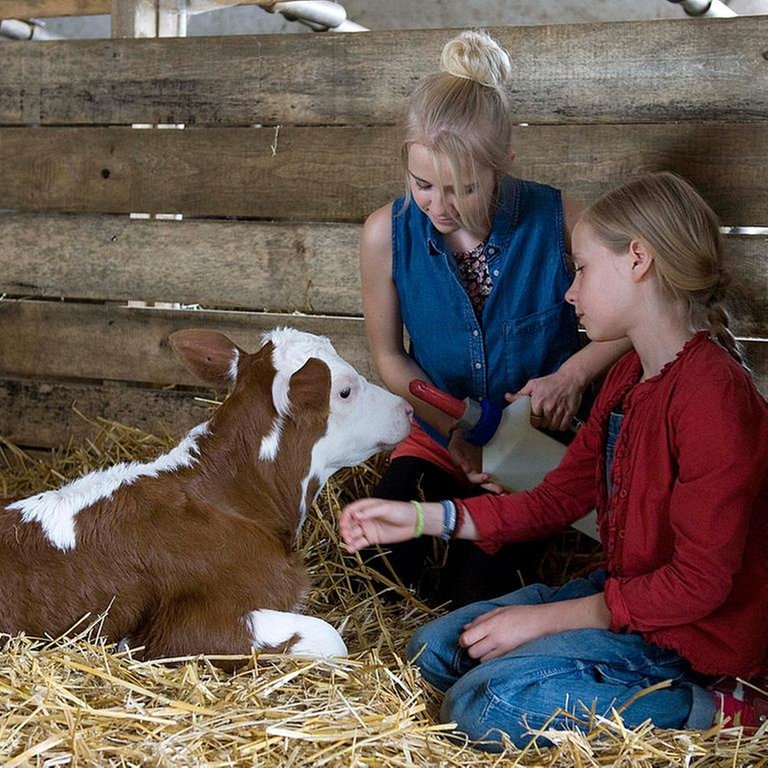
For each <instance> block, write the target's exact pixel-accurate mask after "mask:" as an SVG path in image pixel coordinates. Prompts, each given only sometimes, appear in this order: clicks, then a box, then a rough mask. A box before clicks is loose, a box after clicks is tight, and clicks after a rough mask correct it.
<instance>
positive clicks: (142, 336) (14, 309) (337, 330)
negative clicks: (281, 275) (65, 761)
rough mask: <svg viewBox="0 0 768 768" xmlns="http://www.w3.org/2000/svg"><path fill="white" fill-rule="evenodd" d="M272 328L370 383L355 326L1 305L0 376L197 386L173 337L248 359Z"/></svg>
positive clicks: (339, 321) (246, 315) (360, 332)
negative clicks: (292, 332)
mask: <svg viewBox="0 0 768 768" xmlns="http://www.w3.org/2000/svg"><path fill="white" fill-rule="evenodd" d="M277 326H291V327H294V328H298V329H299V330H304V331H309V332H312V333H317V334H320V335H322V336H328V337H329V338H330V339H331V341H332V342H333V344H334V346H336V350H337V351H338V353H339V354H340V355H341V356H342V357H344V358H345V359H346V360H347V361H348V362H349V363H351V364H352V365H353V366H355V368H357V370H358V371H360V373H362V374H363V375H364V376H366V377H368V378H370V379H373V378H375V377H374V374H373V367H372V364H371V361H370V356H369V354H368V346H367V344H366V340H365V328H364V325H363V321H362V319H361V318H347V317H327V316H320V315H280V314H269V313H256V312H223V311H186V310H161V309H135V308H129V307H126V306H124V305H115V304H70V303H60V302H51V301H8V300H5V301H0V327H2V328H3V333H2V334H0V376H13V377H37V378H40V377H48V378H69V379H90V380H98V381H102V380H119V381H130V382H140V383H142V384H150V385H157V386H168V385H173V384H182V385H186V386H194V385H198V386H199V385H200V382H199V381H198V380H197V379H196V378H195V377H194V376H193V375H192V374H191V373H189V372H188V371H186V370H185V369H184V368H183V367H182V365H181V363H180V362H179V361H178V360H176V358H175V356H174V355H173V353H172V352H171V350H170V348H169V346H168V336H169V335H170V334H171V333H173V331H177V330H180V329H182V328H208V329H213V330H218V331H221V332H223V333H226V334H227V335H228V336H230V338H232V339H233V341H235V342H236V343H237V344H239V345H240V346H241V347H242V348H243V349H245V350H246V351H251V350H254V349H257V348H258V347H259V344H260V339H261V334H262V333H263V332H264V331H266V330H271V329H272V328H275V327H277ZM11 329H12V332H11Z"/></svg>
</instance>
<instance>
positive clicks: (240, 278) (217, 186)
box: [0, 18, 768, 448]
mask: <svg viewBox="0 0 768 768" xmlns="http://www.w3.org/2000/svg"><path fill="white" fill-rule="evenodd" d="M491 31H492V32H493V34H495V35H496V36H497V37H498V38H499V39H500V41H501V42H502V43H503V44H504V45H505V46H506V47H507V48H508V49H509V50H510V51H511V52H512V54H513V59H514V75H513V79H512V82H511V83H510V85H509V89H510V93H511V96H512V99H513V103H514V104H515V105H516V107H515V115H516V122H517V123H519V124H520V126H519V127H518V129H517V131H516V149H517V152H518V158H519V159H518V160H517V161H516V172H517V173H518V174H519V175H521V176H523V177H527V178H532V179H536V180H539V181H544V182H548V183H552V184H555V185H557V186H560V187H561V188H562V189H563V190H564V191H565V192H566V193H567V194H569V195H572V196H574V197H577V198H581V199H583V200H590V199H592V198H593V197H594V196H596V195H597V194H599V193H600V192H602V191H604V190H605V189H607V188H609V187H610V186H612V185H614V184H615V183H618V182H619V181H621V180H623V179H625V178H627V177H628V176H631V175H633V174H637V173H639V172H642V171H647V170H653V169H662V168H664V169H671V170H674V171H677V172H679V173H681V174H683V175H684V176H686V177H688V178H689V179H691V181H693V182H694V183H695V184H696V185H697V186H698V187H699V188H700V189H701V190H702V192H703V193H704V195H705V196H706V197H707V199H708V200H709V201H710V202H711V203H712V205H713V206H714V208H715V210H716V211H717V212H718V214H719V215H720V217H721V219H722V221H723V223H724V224H725V225H727V226H738V227H764V226H766V225H768V213H766V212H767V211H768V185H767V184H766V183H765V179H766V177H768V44H766V42H765V41H766V39H768V35H767V34H766V33H767V32H768V18H735V19H728V20H711V21H710V20H707V21H704V20H691V19H680V20H674V21H655V22H624V23H606V24H583V25H563V26H543V27H519V28H515V27H501V28H492V29H491ZM452 34H453V32H451V31H449V30H421V31H396V32H391V31H390V32H370V33H362V34H354V35H316V36H315V35H285V36H258V37H250V36H245V37H227V38H184V39H152V40H149V39H141V40H99V41H53V42H18V43H16V42H15V43H9V44H4V45H2V46H0V126H2V127H0V208H2V209H8V210H9V213H7V214H6V215H0V265H1V266H2V269H1V270H0V294H4V298H3V300H2V301H0V328H1V329H2V332H1V333H0V434H1V435H3V436H5V437H6V438H7V439H9V440H12V441H14V442H16V443H18V444H21V445H25V446H31V447H42V448H45V447H51V446H56V445H61V444H63V443H65V442H66V441H67V440H68V439H69V438H70V437H74V438H76V439H80V438H82V437H83V436H84V435H85V434H87V433H88V432H89V431H90V430H91V429H92V427H90V426H89V425H88V424H87V423H86V422H85V421H83V419H82V418H81V417H79V416H78V414H77V413H76V412H75V411H74V410H73V409H72V404H73V403H76V404H77V407H78V409H79V410H80V411H82V412H83V413H85V414H87V415H89V416H92V417H94V416H103V417H105V418H109V419H116V420H119V421H124V422H126V423H129V424H133V425H136V426H139V427H142V428H144V429H146V430H148V431H152V432H162V431H169V432H173V433H178V432H180V431H182V430H183V429H185V428H187V427H188V426H190V425H191V424H193V423H196V422H197V421H199V420H200V419H201V417H202V414H203V413H204V411H205V408H206V407H207V406H206V405H205V404H201V403H200V402H198V401H197V400H195V399H194V397H193V394H194V390H193V388H194V387H195V385H196V382H195V381H194V380H193V379H192V377H191V376H189V375H188V374H186V373H185V372H184V371H183V370H182V369H181V367H180V366H179V365H178V364H177V363H176V361H175V360H174V358H173V355H172V353H171V351H170V349H169V347H168V343H167V339H168V336H169V334H170V333H171V332H173V331H175V330H178V329H181V328H186V327H199V328H216V329H220V330H223V331H225V332H227V333H229V334H231V335H232V336H233V338H235V340H236V341H238V343H240V344H241V346H244V347H246V348H248V347H253V346H254V345H256V344H257V341H258V336H259V334H260V332H261V331H262V330H264V329H268V328H271V327H273V326H275V325H277V324H288V325H293V326H296V327H299V328H302V329H305V330H310V331H313V332H317V333H323V334H327V335H328V336H329V337H330V338H331V339H332V341H333V342H334V343H335V345H336V346H337V349H338V350H339V352H340V353H341V354H342V355H343V356H345V357H346V358H347V359H349V360H350V362H352V363H353V364H355V365H356V366H357V367H358V368H359V369H360V370H361V371H362V372H363V373H364V374H366V375H369V376H372V377H373V376H374V372H373V370H372V367H371V363H370V360H369V356H368V351H367V344H366V340H365V331H364V327H363V321H362V318H361V303H360V296H359V279H358V275H357V256H356V248H357V237H358V232H359V227H360V223H361V221H362V220H363V218H364V216H365V215H366V213H368V212H370V211H371V210H373V209H374V208H376V207H378V206H380V205H382V204H384V203H385V202H386V201H387V200H389V199H390V198H392V197H393V196H395V195H397V194H398V193H399V192H400V190H401V185H402V173H401V170H400V166H399V159H398V158H399V135H400V131H399V129H398V127H397V125H396V122H397V120H398V117H399V115H400V113H401V111H402V108H403V104H404V100H405V97H406V95H407V93H408V92H409V91H410V89H411V88H412V86H413V84H414V82H415V81H416V80H417V79H418V78H419V77H421V76H422V75H424V74H427V73H428V72H431V71H433V69H434V67H435V63H436V62H437V61H438V57H439V52H440V49H441V47H442V45H443V43H444V42H445V41H446V40H447V39H449V38H450V37H451V36H452ZM135 124H148V125H156V124H174V125H178V124H183V125H184V126H185V127H184V129H178V128H177V129H174V128H168V129H159V128H144V129H138V128H135V127H132V126H134V125H135ZM131 213H134V214H135V213H144V214H181V216H182V217H183V218H182V219H181V220H141V219H132V218H130V217H129V214H131ZM766 246H768V237H766V236H765V235H764V234H763V235H745V234H738V235H729V236H728V238H727V261H728V265H729V267H730V268H731V270H732V271H733V273H734V275H735V277H736V281H737V283H738V285H739V307H738V313H739V318H740V319H739V321H738V322H737V323H736V326H735V330H736V332H737V334H738V335H739V336H740V337H742V338H745V339H748V342H747V352H748V354H749V357H750V362H751V363H752V365H753V368H754V371H755V375H756V378H757V380H758V383H759V386H760V387H761V389H762V391H763V392H764V393H765V392H766V391H768V333H767V331H768V290H766V289H767V288H768V256H767V255H766V251H767V250H768V248H767V247H766ZM131 300H140V301H144V302H150V303H154V302H174V303H178V304H181V305H182V306H185V305H201V306H202V307H204V309H202V310H196V309H191V308H186V309H185V308H182V309H170V308H160V307H142V308H137V307H132V306H128V305H127V302H128V301H131Z"/></svg>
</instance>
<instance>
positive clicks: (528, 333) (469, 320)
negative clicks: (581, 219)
mask: <svg viewBox="0 0 768 768" xmlns="http://www.w3.org/2000/svg"><path fill="white" fill-rule="evenodd" d="M392 211H393V213H392V278H393V280H394V282H395V286H396V288H397V293H398V297H399V300H400V311H401V315H402V319H403V324H404V325H405V328H406V330H407V332H408V335H409V337H410V349H409V354H410V355H411V357H413V359H414V360H415V361H416V362H417V363H418V364H419V366H421V368H422V370H424V372H425V373H426V374H427V376H429V378H430V379H431V380H432V382H433V383H434V384H435V385H436V386H438V387H440V388H441V389H443V390H445V391H447V392H450V393H451V394H452V395H454V396H456V397H459V398H464V397H467V396H469V397H472V398H474V399H476V400H482V399H484V398H490V399H491V401H492V402H494V403H496V405H498V406H499V407H503V406H504V405H505V404H506V403H505V401H504V393H505V392H516V391H517V390H518V389H520V387H522V386H523V385H524V384H525V383H526V382H527V381H528V379H530V378H532V377H534V376H543V375H545V374H548V373H552V372H553V371H555V370H557V368H558V367H559V366H560V365H561V364H562V363H563V361H565V360H566V359H567V358H568V357H570V356H571V355H572V354H573V353H574V352H576V351H578V349H579V348H580V343H579V337H578V330H577V329H578V325H577V321H576V314H575V312H574V310H573V307H571V306H570V305H569V304H567V303H566V302H565V300H564V296H565V292H566V290H567V289H568V287H569V286H570V284H571V279H572V277H571V273H570V271H569V269H568V264H567V260H566V250H565V243H564V239H563V205H562V199H561V196H560V192H559V190H556V189H553V188H552V187H549V186H545V185H542V184H537V183H535V182H530V181H523V180H521V179H515V178H512V177H511V176H507V177H505V178H504V179H503V180H502V182H501V184H500V188H499V193H498V201H497V206H496V212H495V215H494V218H493V223H492V226H491V231H490V233H489V235H488V242H487V246H486V258H487V261H488V269H489V271H490V274H491V277H492V280H493V289H492V290H491V293H490V295H489V296H488V298H487V300H486V302H485V306H484V308H483V311H482V316H481V318H480V320H478V317H477V316H476V315H475V311H474V309H473V307H472V302H471V301H470V299H469V296H468V295H467V293H466V290H465V289H464V286H463V284H462V282H461V278H460V276H459V272H458V267H457V265H456V260H455V258H454V257H453V255H452V254H451V252H450V250H449V249H448V248H447V246H446V244H445V242H444V240H443V237H442V235H441V234H440V233H439V232H438V231H437V230H436V229H435V228H434V227H433V226H432V223H431V222H430V220H429V218H428V217H427V216H426V215H425V214H424V213H423V212H422V211H421V210H420V209H419V207H418V206H417V205H416V204H415V203H414V202H413V201H411V202H410V203H409V204H408V205H405V198H404V197H400V198H398V199H397V200H396V201H395V202H394V204H393V208H392ZM419 422H420V424H421V426H422V427H424V428H425V429H426V430H427V432H428V433H429V434H430V435H432V437H434V438H435V439H438V441H439V442H440V443H441V444H445V441H444V440H442V439H441V438H440V437H439V436H438V435H437V433H436V432H435V430H433V429H432V428H431V427H430V426H429V425H428V424H426V423H425V422H423V421H422V420H421V419H419Z"/></svg>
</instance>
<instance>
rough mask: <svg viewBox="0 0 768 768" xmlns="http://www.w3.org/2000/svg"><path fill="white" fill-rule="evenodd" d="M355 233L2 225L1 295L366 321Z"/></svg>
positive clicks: (148, 224)
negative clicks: (173, 304)
mask: <svg viewBox="0 0 768 768" xmlns="http://www.w3.org/2000/svg"><path fill="white" fill-rule="evenodd" d="M359 232H360V227H359V225H357V224H315V225H306V224H279V223H267V222H248V221H182V222H177V221H138V220H132V219H129V218H128V217H127V216H36V215H27V214H19V215H17V216H5V217H0V263H2V264H3V269H2V270H1V271H0V294H8V295H12V296H28V297H29V296H34V297H48V298H56V297H62V296H66V297H69V298H75V299H88V300H97V301H98V300H101V301H106V300H109V301H129V300H142V301H147V302H156V301H161V302H181V303H183V304H202V305H203V306H205V307H209V308H227V307H237V308H242V309H253V310H262V311H263V310H266V311H269V312H296V311H298V312H307V313H321V314H335V315H339V314H341V315H359V314H361V312H362V309H361V302H360V278H359V272H358V266H357V245H358V238H359Z"/></svg>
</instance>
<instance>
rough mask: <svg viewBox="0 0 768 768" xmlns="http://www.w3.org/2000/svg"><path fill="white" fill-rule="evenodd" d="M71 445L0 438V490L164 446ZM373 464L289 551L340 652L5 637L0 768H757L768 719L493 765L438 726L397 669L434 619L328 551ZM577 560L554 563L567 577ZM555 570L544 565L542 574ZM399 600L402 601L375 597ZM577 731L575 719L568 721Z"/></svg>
mask: <svg viewBox="0 0 768 768" xmlns="http://www.w3.org/2000/svg"><path fill="white" fill-rule="evenodd" d="M101 427H102V429H101V431H100V432H99V434H98V436H97V437H95V438H94V439H93V440H90V441H88V442H87V443H86V444H85V445H83V446H70V447H69V448H68V449H67V450H63V451H59V452H57V453H55V454H53V455H51V456H47V457H45V458H44V459H40V458H38V457H30V456H27V455H26V454H24V453H23V452H22V451H19V450H18V449H16V448H15V447H14V446H12V445H9V444H8V443H0V493H1V494H2V495H3V496H5V497H10V496H19V495H27V494H30V493H33V492H35V491H39V490H43V489H45V488H50V487H55V486H57V485H59V484H60V483H61V482H63V481H65V480H68V479H71V478H73V477H77V476H79V475H81V474H83V473H85V472H88V471H90V470H92V469H95V468H98V467H101V466H105V465H108V464H111V463H114V462H116V461H123V460H149V459H152V458H154V457H155V456H156V455H157V454H158V453H160V452H162V451H164V450H167V448H169V447H170V445H171V444H172V441H171V440H164V439H160V438H157V437H153V436H151V435H147V434H145V433H142V432H140V431H138V430H134V429H131V428H128V427H125V426H123V425H119V424H114V423H108V422H103V423H101ZM381 467H382V461H381V459H378V460H375V461H372V462H370V463H369V464H367V465H365V466H363V467H361V468H358V469H355V470H347V471H344V472H341V473H339V474H338V475H336V476H335V477H334V478H333V479H332V480H331V482H329V483H328V485H327V486H326V488H325V489H324V491H323V492H322V494H321V496H320V498H319V499H318V502H317V504H316V505H315V509H314V513H315V514H313V515H311V516H310V518H309V520H308V522H307V525H306V526H305V530H304V531H303V532H302V535H301V541H300V546H301V547H302V549H303V551H304V552H305V557H306V561H307V564H308V567H309V571H310V574H311V577H312V581H313V585H314V586H313V589H312V591H311V593H310V597H309V605H308V612H309V613H312V614H314V615H317V616H320V617H322V618H324V619H325V620H327V621H329V622H330V623H331V624H333V625H334V626H336V627H337V628H339V629H340V631H341V632H342V635H343V636H344V639H345V641H346V643H347V645H348V647H349V650H350V654H351V655H350V658H349V659H346V660H339V661H314V660H306V659H295V658H291V657H285V656H270V655H265V654H261V655H256V654H254V655H253V656H252V657H250V658H249V659H248V660H247V664H246V665H245V666H244V667H242V668H241V669H240V670H239V671H238V672H236V673H234V674H227V673H224V672H222V671H221V670H220V669H218V668H217V667H215V666H214V665H213V664H212V663H211V660H210V659H207V658H194V659H181V660H175V661H176V663H174V664H167V663H162V662H158V661H155V662H140V661H137V660H136V659H133V658H132V657H131V655H130V653H127V652H126V653H120V652H118V651H117V650H116V648H115V647H114V646H107V645H104V644H103V643H102V642H100V641H99V640H98V639H97V637H96V635H97V631H98V623H99V617H85V618H84V620H83V622H82V623H81V625H80V626H79V627H78V628H77V629H76V630H75V631H74V632H73V633H71V635H70V636H68V637H66V638H54V639H50V638H49V639H45V640H40V639H31V638H27V637H24V636H20V637H14V638H10V639H9V640H8V642H7V644H6V645H5V647H4V649H3V651H2V653H1V654H0V763H2V764H3V765H4V766H7V767H12V766H27V765H35V766H60V765H64V766H69V765H71V766H97V765H99V766H101V765H115V766H139V765H147V764H151V765H154V766H178V765H195V766H241V765H242V766H252V765H258V766H325V765H328V766H372V765H377V766H481V765H482V766H490V765H493V766H501V767H503V766H515V765H543V766H571V765H574V766H606V765H626V766H658V765H680V766H726V765H728V766H741V765H755V766H763V765H768V759H767V758H766V756H768V725H764V726H763V727H762V728H761V730H760V731H758V732H757V734H755V735H752V736H750V737H747V736H746V735H745V734H744V733H743V732H742V731H741V729H738V728H733V729H723V728H713V729H711V730H710V731H709V732H705V733H698V732H690V731H662V730H659V729H656V728H653V727H652V726H650V724H646V725H644V726H641V727H639V728H636V729H633V730H630V729H627V728H625V727H624V726H623V724H622V722H621V717H620V714H619V713H613V714H612V716H611V717H609V718H599V717H596V716H595V715H594V713H590V712H588V711H584V713H583V715H582V716H580V717H579V720H580V723H581V725H582V727H586V728H587V729H588V733H587V734H584V733H582V732H581V731H579V730H576V729H575V728H574V730H573V731H567V732H563V731H560V732H553V731H550V730H548V729H544V730H543V731H542V733H544V734H546V736H547V737H548V738H549V739H551V740H552V741H553V742H554V743H555V744H556V746H555V747H553V748H550V749H541V748H539V747H538V746H536V745H535V744H534V743H532V744H531V745H530V746H529V747H527V748H526V749H523V750H519V749H515V748H513V747H511V746H509V747H508V748H507V750H506V751H505V753H504V754H502V755H490V754H487V753H484V752H481V751H478V750H477V749H474V748H473V747H472V746H471V745H469V744H467V743H466V741H465V740H462V739H461V738H460V737H457V736H456V734H453V736H452V737H449V736H448V735H447V734H448V733H449V732H451V731H452V726H451V724H440V723H439V721H438V720H437V717H436V714H437V711H438V708H439V700H440V697H439V695H438V694H436V693H435V692H434V691H432V690H431V689H430V688H429V686H427V685H426V684H425V683H424V682H423V681H422V680H421V677H420V675H419V672H418V670H417V669H416V668H415V667H413V666H412V665H410V664H409V663H408V662H407V661H406V660H404V658H403V655H404V648H405V644H406V642H407V640H408V638H409V637H410V635H411V634H412V633H413V631H414V630H415V628H416V627H418V626H420V625H421V624H422V623H423V622H424V621H426V620H428V619H429V618H430V617H431V616H432V615H434V612H433V611H431V610H430V609H429V608H428V607H427V606H425V605H423V604H422V603H421V602H419V601H418V600H417V599H416V598H415V597H414V596H413V595H411V594H410V593H408V592H407V591H405V590H403V589H402V588H401V587H399V586H398V585H396V584H392V583H387V582H386V581H385V580H384V579H383V577H381V576H380V575H379V574H378V573H376V572H374V571H372V570H371V569H369V568H367V567H366V566H364V565H362V563H361V562H360V560H359V558H356V557H350V556H348V555H346V554H344V552H343V551H342V548H341V547H340V545H339V541H338V534H337V528H336V520H337V517H338V512H339V510H340V508H341V506H342V505H343V504H344V503H346V502H347V501H349V500H351V499H353V498H359V497H361V496H364V495H366V494H367V493H368V492H369V491H370V489H371V487H372V486H373V484H374V483H375V481H376V480H377V478H378V476H379V472H380V469H381ZM589 557H590V553H589V551H587V552H586V553H582V554H574V553H573V552H567V551H566V552H560V553H554V557H550V561H551V562H550V566H552V563H554V569H553V571H554V572H561V575H562V576H563V577H564V578H565V577H567V572H568V570H569V569H570V568H572V567H574V566H578V565H579V558H586V559H588V558H589ZM551 570H552V569H551ZM387 590H398V591H400V592H401V593H402V597H403V599H402V600H401V601H399V602H391V601H387V600H382V597H381V595H382V592H384V591H387ZM575 724H576V723H574V725H575Z"/></svg>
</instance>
